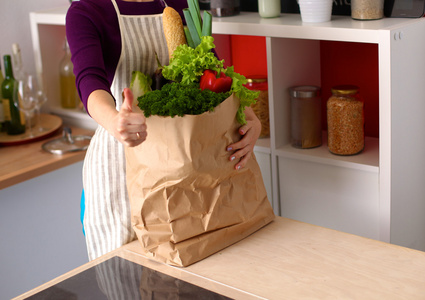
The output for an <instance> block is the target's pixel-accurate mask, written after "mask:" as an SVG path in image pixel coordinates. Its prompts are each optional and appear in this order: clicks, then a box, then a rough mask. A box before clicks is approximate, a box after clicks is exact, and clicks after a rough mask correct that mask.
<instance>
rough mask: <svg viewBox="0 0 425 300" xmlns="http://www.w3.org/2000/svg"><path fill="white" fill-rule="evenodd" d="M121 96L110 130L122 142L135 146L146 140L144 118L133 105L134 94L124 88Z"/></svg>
mask: <svg viewBox="0 0 425 300" xmlns="http://www.w3.org/2000/svg"><path fill="white" fill-rule="evenodd" d="M123 96H124V99H123V104H122V106H121V109H120V111H119V112H118V114H116V116H115V117H114V120H112V124H113V126H112V127H110V130H111V131H112V135H113V136H114V137H115V138H116V139H117V140H118V141H120V142H121V143H122V144H124V145H125V146H128V147H135V146H138V145H140V144H141V143H143V142H144V141H145V140H146V137H147V131H146V129H147V127H146V118H145V116H144V115H143V113H142V111H141V110H140V109H139V108H138V107H133V100H134V96H133V93H132V92H131V90H130V89H129V88H126V89H124V92H123ZM112 124H111V125H112Z"/></svg>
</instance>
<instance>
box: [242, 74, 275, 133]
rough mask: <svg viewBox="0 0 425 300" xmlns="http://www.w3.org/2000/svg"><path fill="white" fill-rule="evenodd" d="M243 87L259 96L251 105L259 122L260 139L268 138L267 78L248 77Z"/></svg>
mask: <svg viewBox="0 0 425 300" xmlns="http://www.w3.org/2000/svg"><path fill="white" fill-rule="evenodd" d="M247 81H248V82H247V84H245V87H247V88H248V89H250V90H252V91H258V92H259V95H258V98H257V99H256V102H255V103H254V104H252V105H251V107H252V109H253V110H254V112H255V114H256V116H257V117H258V119H259V120H260V122H261V133H260V138H265V137H269V136H270V121H269V91H268V84H267V78H266V77H264V76H250V78H247Z"/></svg>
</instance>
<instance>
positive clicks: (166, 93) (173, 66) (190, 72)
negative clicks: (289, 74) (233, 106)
mask: <svg viewBox="0 0 425 300" xmlns="http://www.w3.org/2000/svg"><path fill="white" fill-rule="evenodd" d="M214 47H215V45H214V38H213V37H211V36H202V37H201V43H200V44H199V45H198V46H197V47H196V48H195V49H194V48H191V47H189V46H187V45H180V46H178V47H177V49H176V50H175V51H174V54H173V58H171V60H170V63H169V65H168V66H164V68H163V70H162V74H163V76H164V77H165V78H166V79H168V80H172V81H174V83H172V84H170V85H166V86H167V88H165V86H164V88H163V89H162V90H161V91H160V92H158V91H153V92H149V93H148V94H147V95H146V97H143V98H140V99H139V102H140V105H139V107H140V108H141V109H142V110H143V111H145V114H148V115H156V114H158V115H161V116H165V115H167V116H168V115H169V116H174V115H179V116H181V115H184V114H185V113H186V114H196V112H200V113H203V112H205V111H208V110H212V109H213V108H214V107H215V106H211V105H212V103H216V105H218V104H220V103H221V102H222V101H223V100H224V99H225V98H224V99H222V97H224V96H223V95H222V94H221V93H218V94H216V95H217V97H219V98H220V99H222V100H221V101H215V100H214V101H212V100H211V99H210V97H213V96H216V95H208V96H205V97H206V99H207V100H205V99H204V96H202V97H201V96H194V94H195V92H196V93H201V90H200V88H199V79H200V77H201V76H202V74H203V73H204V71H205V70H208V69H209V70H213V71H217V72H224V73H225V74H226V75H227V76H229V77H231V78H232V87H231V90H230V93H235V95H236V97H238V98H239V99H240V107H239V109H238V113H237V115H236V118H237V120H238V122H239V123H240V124H246V118H245V113H244V111H245V108H246V107H247V106H250V105H251V104H253V103H255V99H256V98H257V97H258V95H259V93H258V92H255V91H251V90H249V89H247V88H246V87H245V86H244V84H246V83H247V80H246V78H245V77H244V76H243V75H241V74H239V73H236V72H235V71H234V67H233V66H232V67H228V68H226V69H223V64H224V61H223V60H219V59H218V58H217V57H216V56H215V55H214V53H213V52H212V51H211V50H212V49H213V48H214ZM178 89H181V91H178ZM195 90H196V91H195ZM230 93H224V95H225V96H227V97H228V96H229V95H230ZM151 94H153V95H151ZM186 94H190V95H191V96H187V95H186ZM213 94H215V93H213ZM173 97H177V99H173ZM154 99H155V100H154ZM190 101H192V102H193V103H190ZM204 101H206V102H207V103H206V104H205V103H203V102H204ZM142 102H143V104H142ZM168 102H171V103H168ZM203 105H205V106H207V109H206V110H204V109H199V107H200V106H201V107H202V106H203ZM162 106H164V108H163V110H162V109H161V107H162ZM184 109H187V111H186V112H185V111H184Z"/></svg>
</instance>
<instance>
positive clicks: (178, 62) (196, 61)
mask: <svg viewBox="0 0 425 300" xmlns="http://www.w3.org/2000/svg"><path fill="white" fill-rule="evenodd" d="M214 47H215V45H214V38H213V37H212V36H203V37H201V43H200V44H199V45H198V46H197V47H196V48H195V49H194V48H191V47H189V46H188V45H180V46H178V47H177V49H176V50H175V51H174V53H173V57H172V58H171V60H170V63H169V64H168V66H164V69H163V70H162V74H163V75H164V77H165V78H166V79H168V80H172V81H176V82H182V83H183V84H189V83H192V82H198V81H199V77H201V76H202V74H203V73H204V70H207V69H210V70H214V71H219V70H220V69H221V68H223V63H224V60H219V59H218V58H217V57H216V56H215V55H214V53H213V52H212V51H211V49H213V48H214Z"/></svg>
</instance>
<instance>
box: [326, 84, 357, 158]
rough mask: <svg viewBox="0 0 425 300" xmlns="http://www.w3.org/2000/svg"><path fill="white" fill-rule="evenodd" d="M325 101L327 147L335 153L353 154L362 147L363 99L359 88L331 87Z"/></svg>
mask: <svg viewBox="0 0 425 300" xmlns="http://www.w3.org/2000/svg"><path fill="white" fill-rule="evenodd" d="M331 91H332V96H331V97H330V98H329V99H328V102H327V118H328V148H329V151H330V152H331V153H333V154H337V155H354V154H357V153H360V152H361V151H362V150H363V149H364V101H363V99H362V97H361V96H360V94H359V88H358V87H357V86H354V85H340V86H335V87H333V88H332V89H331Z"/></svg>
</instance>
